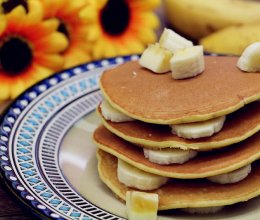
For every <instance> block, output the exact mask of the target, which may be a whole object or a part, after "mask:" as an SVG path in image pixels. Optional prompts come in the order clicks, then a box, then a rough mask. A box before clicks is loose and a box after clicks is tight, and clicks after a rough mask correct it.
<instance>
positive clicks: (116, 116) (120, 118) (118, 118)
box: [100, 100, 135, 122]
mask: <svg viewBox="0 0 260 220" xmlns="http://www.w3.org/2000/svg"><path fill="white" fill-rule="evenodd" d="M100 108H101V112H102V115H103V116H104V118H105V119H106V120H109V121H112V122H125V121H134V120H135V119H133V118H131V117H129V116H127V115H125V114H123V113H121V112H119V111H118V110H116V109H115V108H113V107H112V106H111V105H110V104H109V103H108V101H106V100H103V101H102V103H101V104H100Z"/></svg>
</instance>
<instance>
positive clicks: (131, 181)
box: [117, 159, 169, 190]
mask: <svg viewBox="0 0 260 220" xmlns="http://www.w3.org/2000/svg"><path fill="white" fill-rule="evenodd" d="M117 177H118V180H119V181H120V182H121V183H123V184H125V185H126V186H128V187H133V188H136V189H140V190H153V189H158V188H159V187H160V186H162V185H163V184H165V183H166V182H167V181H168V179H169V178H167V177H163V176H158V175H155V174H152V173H148V172H145V171H143V170H140V169H138V168H136V167H133V166H132V165H130V164H128V163H126V162H124V161H122V160H120V159H118V165H117Z"/></svg>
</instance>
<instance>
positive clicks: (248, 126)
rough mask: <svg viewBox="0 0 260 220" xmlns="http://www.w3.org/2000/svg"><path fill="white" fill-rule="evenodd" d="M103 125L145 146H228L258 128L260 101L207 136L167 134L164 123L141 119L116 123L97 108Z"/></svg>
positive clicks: (168, 131) (249, 105)
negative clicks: (190, 138)
mask: <svg viewBox="0 0 260 220" xmlns="http://www.w3.org/2000/svg"><path fill="white" fill-rule="evenodd" d="M98 114H99V115H100V117H101V118H102V122H103V124H104V125H105V127H106V128H107V129H108V130H110V131H111V132H112V133H114V134H116V135H117V136H119V137H121V138H123V139H125V140H126V141H129V142H131V143H134V144H137V145H140V146H144V147H148V148H167V147H173V148H181V149H195V150H199V151H204V150H211V149H215V148H220V147H224V146H228V145H231V144H234V143H237V142H240V141H243V140H245V139H247V138H248V137H250V136H252V135H253V134H255V133H257V132H258V131H259V130H260V102H253V103H251V104H248V105H246V106H245V107H243V108H241V109H240V110H238V111H236V112H233V113H231V114H229V115H227V118H226V121H225V123H224V127H223V129H222V130H221V131H220V132H218V133H217V134H214V135H213V136H211V137H206V138H199V139H193V140H189V139H184V138H181V137H178V136H176V135H174V134H172V133H171V129H170V128H169V126H166V125H156V124H150V123H145V122H141V121H129V122H123V123H116V122H111V121H108V120H106V119H105V118H104V117H103V116H102V113H101V109H100V108H98Z"/></svg>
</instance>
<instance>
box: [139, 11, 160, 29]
mask: <svg viewBox="0 0 260 220" xmlns="http://www.w3.org/2000/svg"><path fill="white" fill-rule="evenodd" d="M137 19H138V20H140V22H141V23H142V25H143V26H144V27H146V28H158V27H159V25H160V21H159V18H158V17H157V16H156V15H155V14H154V13H151V12H145V13H141V14H139V16H138V18H137Z"/></svg>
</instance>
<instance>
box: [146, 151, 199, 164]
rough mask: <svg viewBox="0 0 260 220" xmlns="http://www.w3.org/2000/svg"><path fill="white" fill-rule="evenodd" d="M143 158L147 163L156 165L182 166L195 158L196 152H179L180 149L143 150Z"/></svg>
mask: <svg viewBox="0 0 260 220" xmlns="http://www.w3.org/2000/svg"><path fill="white" fill-rule="evenodd" d="M143 150H144V156H145V157H146V158H148V159H149V161H151V162H153V163H157V164H162V165H168V164H174V163H175V164H183V163H185V162H187V161H189V160H190V159H192V158H194V157H196V155H197V153H198V152H197V151H195V150H181V149H173V148H167V149H159V150H151V149H146V148H144V149H143Z"/></svg>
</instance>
